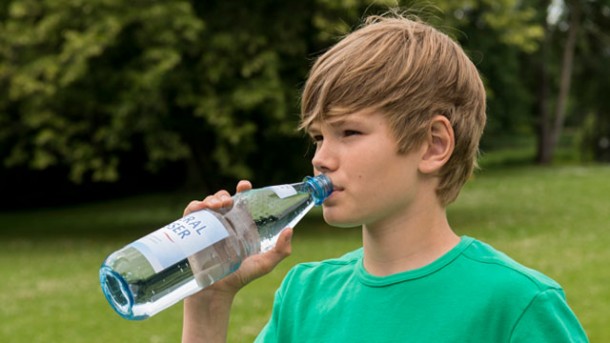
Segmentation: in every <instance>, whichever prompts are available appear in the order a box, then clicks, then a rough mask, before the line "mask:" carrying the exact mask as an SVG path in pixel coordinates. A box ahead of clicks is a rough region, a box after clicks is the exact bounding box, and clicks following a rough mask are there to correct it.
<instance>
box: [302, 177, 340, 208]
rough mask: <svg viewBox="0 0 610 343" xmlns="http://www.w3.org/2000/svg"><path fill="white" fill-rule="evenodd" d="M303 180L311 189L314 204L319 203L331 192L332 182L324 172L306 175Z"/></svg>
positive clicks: (317, 204)
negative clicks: (313, 175) (316, 174)
mask: <svg viewBox="0 0 610 343" xmlns="http://www.w3.org/2000/svg"><path fill="white" fill-rule="evenodd" d="M303 181H304V182H305V184H307V185H308V186H309V188H310V189H311V195H312V196H313V198H314V202H315V204H316V206H319V205H321V204H322V203H323V202H324V200H326V198H328V196H329V195H330V193H332V192H333V184H332V182H331V181H330V179H329V178H328V177H327V176H326V175H324V174H320V175H318V176H315V177H312V176H307V177H305V179H303Z"/></svg>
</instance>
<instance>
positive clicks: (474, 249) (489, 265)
mask: <svg viewBox="0 0 610 343" xmlns="http://www.w3.org/2000/svg"><path fill="white" fill-rule="evenodd" d="M462 256H463V257H464V258H465V259H466V260H468V261H469V265H470V268H472V269H473V270H472V271H473V272H474V273H479V274H480V275H481V276H482V277H484V278H485V279H487V280H489V281H490V282H494V283H498V284H499V285H501V284H506V282H510V283H508V284H506V286H508V287H510V288H515V287H517V288H520V290H521V291H522V290H523V288H526V289H530V290H531V291H532V292H533V293H536V294H537V293H539V292H544V291H547V290H555V291H559V292H561V293H562V292H563V291H562V289H561V286H560V285H559V284H558V283H557V282H556V281H555V280H553V279H551V278H550V277H548V276H547V275H545V274H543V273H541V272H539V271H537V270H535V269H532V268H529V267H526V266H525V265H523V264H521V263H519V262H517V261H515V260H514V259H512V258H511V257H509V256H508V255H506V254H505V253H503V252H501V251H499V250H497V249H495V248H494V247H492V246H491V245H489V244H487V243H484V242H481V241H479V240H474V239H473V241H472V243H471V244H470V246H469V247H468V248H467V249H465V250H464V252H463V255H462Z"/></svg>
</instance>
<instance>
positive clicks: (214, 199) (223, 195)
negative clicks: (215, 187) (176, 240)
mask: <svg viewBox="0 0 610 343" xmlns="http://www.w3.org/2000/svg"><path fill="white" fill-rule="evenodd" d="M232 204H233V199H232V198H231V195H230V194H229V192H227V191H226V190H221V191H218V192H216V194H214V195H208V196H207V197H205V198H204V199H203V200H201V201H199V200H193V201H191V202H190V203H189V204H188V205H187V206H186V208H185V209H184V212H183V214H184V215H187V214H189V213H192V212H195V211H200V210H203V209H206V208H210V209H213V210H217V209H220V208H222V207H229V206H231V205H232Z"/></svg>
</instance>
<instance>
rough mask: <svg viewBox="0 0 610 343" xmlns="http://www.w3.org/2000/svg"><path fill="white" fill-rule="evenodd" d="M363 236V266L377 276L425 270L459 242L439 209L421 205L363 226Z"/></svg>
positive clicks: (443, 212)
mask: <svg viewBox="0 0 610 343" xmlns="http://www.w3.org/2000/svg"><path fill="white" fill-rule="evenodd" d="M362 236H363V246H364V267H365V268H366V270H367V271H368V272H369V273H371V274H372V275H377V276H386V275H391V274H395V273H399V272H404V271H408V270H413V269H417V268H421V267H424V266H426V265H428V264H430V263H432V262H434V261H435V260H436V259H438V258H439V257H441V256H442V255H444V254H445V253H447V252H448V251H449V250H451V249H452V248H453V247H455V246H456V245H457V244H458V243H459V241H460V238H459V237H458V236H457V235H456V234H455V233H454V232H453V230H452V229H451V227H450V226H449V223H448V221H447V216H446V213H445V209H444V208H442V207H441V206H431V207H429V206H422V207H420V208H419V210H417V209H414V210H413V211H412V212H411V213H405V214H403V215H401V216H397V217H394V218H386V219H385V220H384V221H383V222H378V223H373V224H367V225H363V227H362Z"/></svg>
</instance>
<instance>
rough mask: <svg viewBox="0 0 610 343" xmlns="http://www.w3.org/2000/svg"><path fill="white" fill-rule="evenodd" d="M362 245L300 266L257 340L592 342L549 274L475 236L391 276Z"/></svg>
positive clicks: (279, 295)
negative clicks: (369, 263)
mask: <svg viewBox="0 0 610 343" xmlns="http://www.w3.org/2000/svg"><path fill="white" fill-rule="evenodd" d="M362 254H363V252H362V249H359V250H356V251H353V252H351V253H349V254H347V255H345V256H343V257H341V258H338V259H332V260H327V261H322V262H317V263H304V264H300V265H297V266H295V267H294V268H293V269H292V270H291V271H290V272H289V273H288V275H287V276H286V279H285V280H284V282H283V283H282V286H281V287H280V289H279V290H278V291H277V293H276V298H275V303H274V305H273V314H272V317H271V319H270V320H269V322H268V323H267V325H266V326H265V328H264V329H263V331H262V332H261V333H260V335H259V337H258V338H257V340H256V341H257V342H278V343H289V342H316V343H319V342H325V343H328V342H331V343H332V342H341V343H344V342H350V343H353V342H366V343H370V342H401V343H402V342H426V343H430V342H460V343H463V342H485V343H490V342H493V343H496V342H553V343H559V342H588V339H587V337H586V334H585V332H584V330H583V328H582V327H581V325H580V324H579V322H578V320H577V319H576V317H575V315H574V313H573V312H572V310H570V308H569V307H568V304H567V303H566V299H565V295H564V292H563V290H562V289H561V287H560V286H559V285H558V284H557V283H556V282H555V281H553V280H551V279H550V278H548V277H546V276H544V275H542V274H541V273H539V272H537V271H534V270H532V269H529V268H526V267H524V266H522V265H520V264H518V263H517V262H515V261H513V260H512V259H510V258H509V257H507V256H506V255H504V254H503V253H501V252H498V251H497V250H495V249H493V248H492V247H491V246H489V245H487V244H485V243H482V242H480V241H477V240H475V239H473V238H470V237H462V239H461V242H460V243H459V244H458V245H457V246H456V247H455V248H453V249H452V250H451V251H449V252H448V253H447V254H445V255H444V256H442V257H441V258H439V259H438V260H436V261H435V262H433V263H431V264H429V265H427V266H425V267H422V268H420V269H416V270H412V271H407V272H404V273H398V274H394V275H390V276H386V277H377V276H373V275H371V274H369V273H367V272H366V270H365V269H364V267H363V263H362Z"/></svg>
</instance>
